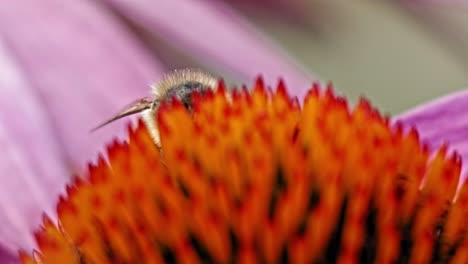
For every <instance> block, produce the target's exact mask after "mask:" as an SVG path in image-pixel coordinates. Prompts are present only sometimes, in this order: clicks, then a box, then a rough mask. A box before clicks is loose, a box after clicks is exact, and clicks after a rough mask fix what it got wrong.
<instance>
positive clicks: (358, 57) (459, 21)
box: [239, 0, 468, 114]
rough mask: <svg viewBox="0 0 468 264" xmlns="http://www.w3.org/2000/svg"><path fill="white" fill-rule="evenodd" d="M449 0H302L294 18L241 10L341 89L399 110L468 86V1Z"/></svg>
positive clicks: (246, 8)
mask: <svg viewBox="0 0 468 264" xmlns="http://www.w3.org/2000/svg"><path fill="white" fill-rule="evenodd" d="M416 2H417V3H416ZM440 2H444V1H440ZM448 2H451V1H446V2H445V4H443V3H442V4H431V3H427V2H425V1H384V0H353V1H344V0H322V1H301V3H300V4H301V6H302V8H303V9H302V10H299V11H300V12H301V14H300V15H297V16H296V17H293V18H292V19H289V21H288V18H285V19H277V16H274V15H272V14H271V12H270V13H265V14H264V15H259V12H257V11H258V10H254V9H253V8H252V6H247V5H244V6H241V7H239V9H240V10H241V12H244V13H245V14H246V15H247V17H248V18H249V19H250V20H251V21H252V22H253V23H254V24H255V25H257V26H258V27H259V28H261V29H262V30H264V31H266V32H267V33H268V34H269V35H270V36H271V37H272V38H273V39H275V40H277V41H278V42H279V43H280V44H281V45H282V46H283V47H284V48H286V49H287V50H288V51H289V52H290V53H291V54H292V55H293V56H294V57H295V58H296V59H297V60H298V61H299V62H300V63H302V64H303V65H304V66H306V67H307V68H309V69H310V70H311V71H312V72H315V73H316V74H317V75H318V76H320V77H321V78H322V79H324V80H330V81H332V82H333V83H334V85H335V87H336V89H337V90H338V91H339V92H340V93H343V94H344V95H346V96H348V97H349V98H350V99H351V100H353V101H355V100H356V99H357V98H359V96H361V95H365V97H367V98H369V99H371V100H372V102H373V104H374V105H376V106H378V107H379V108H380V109H381V110H382V112H384V113H391V114H398V113H400V112H402V111H404V110H406V109H409V108H411V107H413V106H416V105H417V104H420V103H423V102H425V101H428V100H430V99H433V98H435V97H438V96H441V95H445V94H448V93H451V92H453V91H456V90H460V89H464V88H468V74H467V73H468V37H467V36H468V8H467V7H468V4H463V3H462V4H456V3H453V4H447V3H448ZM281 11H282V10H280V12H281ZM260 14H262V13H260ZM268 14H269V15H268ZM285 21H287V22H286V23H285Z"/></svg>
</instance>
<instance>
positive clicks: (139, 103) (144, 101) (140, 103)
mask: <svg viewBox="0 0 468 264" xmlns="http://www.w3.org/2000/svg"><path fill="white" fill-rule="evenodd" d="M153 101H154V99H153V98H151V97H144V98H140V99H138V100H135V101H133V102H131V103H130V104H128V105H127V106H126V107H124V108H123V109H122V110H121V111H119V112H118V113H117V114H115V115H114V116H113V117H111V118H110V119H108V120H106V121H105V122H103V123H102V124H100V125H98V126H96V127H95V128H93V129H91V130H90V131H89V132H90V133H92V132H94V131H96V130H98V129H100V128H102V127H104V126H106V125H108V124H110V123H112V122H114V121H116V120H118V119H121V118H123V117H126V116H129V115H133V114H136V113H140V112H142V111H144V110H147V109H153V107H154V102H153Z"/></svg>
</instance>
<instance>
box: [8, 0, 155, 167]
mask: <svg viewBox="0 0 468 264" xmlns="http://www.w3.org/2000/svg"><path fill="white" fill-rule="evenodd" d="M10 2H11V3H10V4H9V5H1V6H0V33H1V34H3V37H4V41H5V42H6V43H7V45H8V47H9V48H10V50H11V52H12V53H13V54H14V56H15V57H16V58H17V61H18V64H19V66H20V67H21V69H22V70H23V72H24V73H25V76H27V80H28V84H29V85H30V86H31V87H33V88H34V89H35V90H36V94H37V96H38V97H39V98H40V100H41V101H42V103H43V106H44V107H45V108H46V110H47V112H48V113H49V115H50V119H51V123H52V126H53V128H54V129H55V130H56V137H57V141H58V142H59V143H60V144H62V146H63V147H64V148H65V150H66V153H65V154H66V155H67V156H66V158H67V160H69V161H71V164H70V166H72V168H82V167H83V165H84V164H85V161H86V160H88V159H94V157H96V153H97V151H98V147H101V146H103V144H104V142H107V141H109V140H110V139H111V138H112V137H113V136H114V135H116V133H117V134H118V132H116V128H117V127H119V128H121V129H120V130H123V129H122V128H123V127H124V126H123V125H122V124H121V123H120V124H118V125H115V126H111V128H107V129H103V130H102V131H98V132H96V133H92V134H90V133H88V131H89V130H90V129H91V128H92V127H94V126H95V125H97V124H98V123H100V122H102V121H103V120H105V119H106V118H108V117H109V116H111V115H112V114H114V113H115V112H116V111H117V110H120V108H121V107H122V106H124V105H126V104H127V103H128V102H129V101H132V100H133V99H135V98H138V97H139V96H145V95H146V94H147V93H148V92H149V85H150V84H151V82H152V81H153V80H155V79H158V78H160V76H161V74H162V71H161V67H160V66H159V65H157V64H156V63H155V62H154V61H153V60H152V57H151V55H149V54H148V53H147V52H145V51H144V50H142V49H141V46H140V45H139V43H138V42H137V41H136V40H135V39H132V35H129V33H128V32H126V31H124V27H122V25H120V24H119V23H118V21H117V20H116V19H115V18H114V17H113V16H112V15H111V14H110V13H109V11H108V10H107V9H105V8H103V7H102V6H101V5H98V4H94V2H93V1H73V4H70V2H64V1H61V0H46V1H40V3H39V2H35V1H10ZM11 10H15V12H12V11H11ZM120 132H122V131H120Z"/></svg>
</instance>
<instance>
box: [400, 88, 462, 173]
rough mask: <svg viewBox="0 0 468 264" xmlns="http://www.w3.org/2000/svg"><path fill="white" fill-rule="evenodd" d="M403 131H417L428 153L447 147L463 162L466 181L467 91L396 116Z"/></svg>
mask: <svg viewBox="0 0 468 264" xmlns="http://www.w3.org/2000/svg"><path fill="white" fill-rule="evenodd" d="M395 120H396V121H401V122H402V123H403V125H404V126H405V127H411V126H414V127H416V128H417V129H418V132H419V135H420V136H421V139H422V140H423V141H426V142H427V143H428V145H429V147H430V148H431V149H434V148H436V147H437V146H440V145H441V144H444V143H448V145H449V147H450V150H452V151H453V150H456V151H457V152H458V153H459V154H460V155H461V156H462V159H463V160H465V166H463V173H462V175H464V176H465V177H466V172H467V169H468V168H467V167H466V164H467V162H466V160H467V159H468V90H464V91H460V92H456V93H453V94H451V95H448V96H445V97H442V98H439V99H436V100H434V101H431V102H429V103H426V104H422V105H420V106H418V107H415V108H413V109H411V110H409V111H407V112H405V113H403V114H400V115H399V116H397V117H395Z"/></svg>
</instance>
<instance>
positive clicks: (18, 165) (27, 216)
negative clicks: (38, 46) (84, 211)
mask: <svg viewBox="0 0 468 264" xmlns="http://www.w3.org/2000/svg"><path fill="white" fill-rule="evenodd" d="M0 72H1V73H0V87H1V90H0V92H1V96H0V146H1V149H2V154H1V155H2V156H1V158H0V176H1V177H2V178H1V185H0V186H1V191H0V244H2V245H4V247H5V248H6V249H7V250H9V251H10V252H16V250H17V248H18V247H22V248H31V247H32V246H33V245H34V242H33V239H32V235H31V231H32V228H33V227H37V226H38V224H39V222H40V219H41V218H40V214H41V212H42V211H47V212H48V213H51V211H52V210H51V209H52V204H53V201H55V196H56V195H57V193H58V192H59V190H60V188H61V187H62V186H63V184H64V182H65V181H66V180H67V177H66V175H67V174H68V171H67V169H66V167H65V162H64V160H63V155H62V152H61V148H60V145H59V144H58V142H57V141H56V139H55V137H56V135H55V134H54V131H53V130H52V129H51V127H52V125H51V122H50V120H49V117H48V113H47V111H45V109H44V108H43V106H42V102H40V100H39V98H38V97H37V96H36V94H35V92H34V90H32V89H30V87H29V86H28V83H26V82H25V79H24V75H23V74H24V73H23V72H21V69H19V68H18V65H16V64H15V62H14V61H13V58H12V57H11V54H10V53H9V52H8V51H7V50H6V48H5V47H4V46H2V45H1V42H0ZM0 246H1V245H0Z"/></svg>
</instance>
